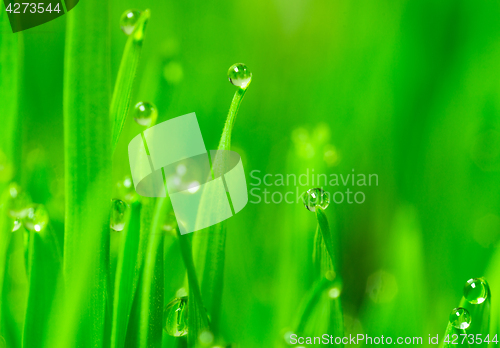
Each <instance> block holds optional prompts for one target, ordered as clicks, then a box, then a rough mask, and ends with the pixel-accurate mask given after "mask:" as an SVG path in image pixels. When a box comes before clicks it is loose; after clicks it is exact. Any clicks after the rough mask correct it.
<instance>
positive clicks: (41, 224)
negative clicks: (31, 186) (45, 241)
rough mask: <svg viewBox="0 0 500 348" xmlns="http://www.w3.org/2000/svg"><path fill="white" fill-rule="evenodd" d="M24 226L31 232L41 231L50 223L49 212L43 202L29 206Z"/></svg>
mask: <svg viewBox="0 0 500 348" xmlns="http://www.w3.org/2000/svg"><path fill="white" fill-rule="evenodd" d="M23 221H24V226H25V227H26V229H27V230H29V231H31V232H40V231H42V230H44V229H45V227H46V226H47V224H48V223H49V213H47V210H46V209H45V207H44V206H43V205H42V204H33V205H31V206H30V207H29V208H28V213H27V214H26V217H25V218H24V220H23Z"/></svg>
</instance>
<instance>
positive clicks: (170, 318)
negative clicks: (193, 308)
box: [163, 296, 188, 337]
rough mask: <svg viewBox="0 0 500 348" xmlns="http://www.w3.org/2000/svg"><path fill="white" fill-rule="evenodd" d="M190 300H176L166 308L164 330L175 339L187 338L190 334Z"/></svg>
mask: <svg viewBox="0 0 500 348" xmlns="http://www.w3.org/2000/svg"><path fill="white" fill-rule="evenodd" d="M187 317H188V298H187V296H184V297H179V298H175V299H173V300H172V301H170V303H168V304H167V306H166V307H165V311H164V313H163V318H164V324H163V329H164V330H165V331H166V332H167V333H168V334H169V335H170V336H174V337H180V336H185V335H187V333H188V319H187Z"/></svg>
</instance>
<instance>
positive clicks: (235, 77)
mask: <svg viewBox="0 0 500 348" xmlns="http://www.w3.org/2000/svg"><path fill="white" fill-rule="evenodd" d="M140 16H141V11H139V10H128V11H125V13H123V15H122V17H121V19H120V27H121V29H122V31H123V32H124V33H125V34H127V35H130V34H132V33H133V31H134V29H135V25H136V24H137V21H138V19H139V17H140ZM227 77H228V80H229V82H231V83H232V84H233V85H234V86H236V87H239V88H240V89H246V88H247V87H248V85H249V84H250V82H251V81H252V72H251V71H250V70H249V69H248V67H247V66H246V65H245V64H243V63H236V64H233V65H232V66H231V67H230V68H229V70H228V72H227ZM133 113H134V120H135V122H136V123H137V124H138V125H140V126H143V127H151V126H154V125H155V123H156V120H157V118H158V109H157V108H156V106H155V105H154V104H153V103H151V102H148V101H140V102H138V103H137V104H135V107H134V112H133ZM116 188H117V190H118V194H117V196H118V197H119V198H115V199H112V201H111V215H110V227H111V229H113V230H114V231H118V232H119V231H122V230H123V229H124V227H125V220H126V213H127V211H128V207H129V204H130V203H131V202H132V201H133V200H135V199H136V195H135V189H134V186H133V182H132V179H131V178H130V176H126V177H125V178H124V179H122V180H121V181H119V182H118V183H117V184H116ZM176 228H177V222H176V220H175V216H174V215H173V213H169V214H168V215H167V216H166V218H165V222H164V224H163V229H164V230H165V231H167V232H175V230H176ZM181 331H182V330H181Z"/></svg>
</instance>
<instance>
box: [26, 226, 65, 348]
mask: <svg viewBox="0 0 500 348" xmlns="http://www.w3.org/2000/svg"><path fill="white" fill-rule="evenodd" d="M30 234H31V236H30V246H29V268H30V269H29V278H30V279H29V294H28V307H27V309H26V319H25V321H24V335H23V346H24V347H33V348H36V347H44V346H45V345H44V344H45V342H44V341H45V335H46V334H47V329H48V325H49V320H50V318H49V316H50V311H51V308H52V304H53V303H54V300H55V296H56V291H57V286H56V284H58V282H59V280H60V277H61V266H62V254H61V250H60V247H59V245H58V240H57V237H56V235H55V234H54V233H53V231H52V230H51V229H50V226H48V227H47V228H46V229H43V230H42V231H40V232H30Z"/></svg>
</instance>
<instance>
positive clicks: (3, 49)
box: [0, 11, 21, 191]
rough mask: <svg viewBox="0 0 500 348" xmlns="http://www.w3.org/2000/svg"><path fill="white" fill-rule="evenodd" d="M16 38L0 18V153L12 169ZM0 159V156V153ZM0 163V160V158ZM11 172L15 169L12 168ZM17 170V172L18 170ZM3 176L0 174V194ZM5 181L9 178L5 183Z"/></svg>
mask: <svg viewBox="0 0 500 348" xmlns="http://www.w3.org/2000/svg"><path fill="white" fill-rule="evenodd" d="M20 35H21V34H20V33H19V34H13V33H12V31H11V28H10V24H9V19H8V18H7V12H5V11H2V13H1V14H0V95H1V96H2V105H1V106H0V114H1V115H2V116H1V117H2V127H1V128H0V152H3V154H4V155H5V156H6V159H7V160H8V161H9V162H10V164H11V165H13V166H17V165H19V160H20V158H19V157H20V156H19V154H18V152H19V148H20V147H19V138H20V136H19V131H18V130H19V129H20V127H19V124H18V123H19V118H18V107H19V103H18V100H19V74H20V72H19V71H20V66H19V61H20V59H19V58H20V57H19V38H20ZM0 156H1V153H0ZM0 161H2V159H1V158H0ZM13 169H14V168H13ZM17 169H18V168H17ZM4 175H5V174H4V173H2V172H1V171H0V190H2V191H3V187H4V184H5V183H3V182H2V181H3V180H2V179H3V176H4ZM6 181H8V178H7V180H6Z"/></svg>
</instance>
